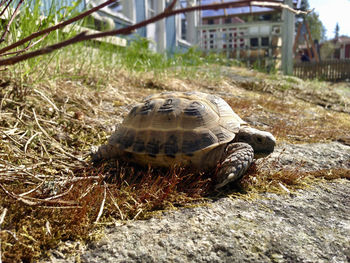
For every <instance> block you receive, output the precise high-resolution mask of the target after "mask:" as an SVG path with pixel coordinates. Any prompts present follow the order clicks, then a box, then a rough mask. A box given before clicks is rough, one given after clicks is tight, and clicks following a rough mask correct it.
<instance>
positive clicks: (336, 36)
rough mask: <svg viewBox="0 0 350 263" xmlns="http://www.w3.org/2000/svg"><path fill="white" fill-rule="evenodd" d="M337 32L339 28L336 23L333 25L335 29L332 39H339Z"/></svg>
mask: <svg viewBox="0 0 350 263" xmlns="http://www.w3.org/2000/svg"><path fill="white" fill-rule="evenodd" d="M339 30H340V27H339V24H338V23H337V24H336V25H335V29H334V34H335V35H334V38H338V37H339Z"/></svg>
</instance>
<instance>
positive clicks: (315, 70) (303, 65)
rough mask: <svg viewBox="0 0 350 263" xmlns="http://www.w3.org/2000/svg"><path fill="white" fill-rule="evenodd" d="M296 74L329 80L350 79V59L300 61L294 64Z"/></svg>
mask: <svg viewBox="0 0 350 263" xmlns="http://www.w3.org/2000/svg"><path fill="white" fill-rule="evenodd" d="M294 76H296V77H299V78H302V79H320V80H329V81H339V80H346V79H350V59H342V60H325V61H321V62H298V63H295V64H294Z"/></svg>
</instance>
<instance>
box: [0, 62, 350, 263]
mask: <svg viewBox="0 0 350 263" xmlns="http://www.w3.org/2000/svg"><path fill="white" fill-rule="evenodd" d="M51 67H54V68H57V67H59V68H60V74H59V75H56V74H53V73H52V74H51V72H53V71H54V70H53V69H52V68H51ZM1 74H2V75H1V82H0V87H1V89H0V136H1V139H2V140H1V141H0V149H1V151H0V226H1V232H0V240H1V251H2V254H1V255H2V261H3V262H19V261H23V262H31V261H33V259H35V258H38V257H42V256H45V255H46V254H47V253H48V250H49V249H50V248H54V247H56V246H57V245H58V244H60V242H64V241H69V240H81V241H84V242H86V241H88V240H93V239H94V238H97V237H98V235H99V233H100V232H101V231H102V229H103V226H104V225H106V224H112V223H114V222H115V221H118V220H127V219H144V218H148V217H149V216H151V215H152V213H154V211H161V210H163V209H169V208H173V207H176V206H185V205H188V204H196V203H200V202H203V201H204V200H205V199H206V198H207V197H208V196H212V195H213V192H212V186H213V185H212V181H211V180H210V178H207V177H206V176H203V175H200V174H197V175H195V174H188V173H187V172H186V171H185V170H183V169H180V168H177V169H172V170H170V171H164V170H163V171H152V170H150V169H149V170H137V169H132V167H130V166H127V165H125V164H123V165H121V164H118V163H116V162H113V161H111V162H109V163H106V164H104V165H102V166H100V167H92V166H91V163H90V162H89V157H88V153H89V151H90V147H91V146H92V145H100V144H102V143H104V142H105V140H106V138H107V137H108V134H110V133H111V132H112V129H113V126H114V124H115V123H117V122H120V121H121V119H122V118H123V115H124V114H125V112H127V110H128V108H127V106H126V105H127V104H129V103H134V102H135V101H137V100H139V99H140V97H143V96H145V95H148V94H151V93H154V92H159V91H162V90H193V89H201V90H204V91H211V92H215V90H213V89H215V88H216V87H217V86H221V85H222V84H223V85H224V86H225V85H226V86H227V83H226V84H225V83H222V80H219V79H215V77H213V76H212V75H206V74H205V73H203V72H198V74H194V75H192V74H191V76H188V75H187V76H186V75H179V74H178V72H176V71H175V72H174V70H172V71H170V72H169V73H168V74H166V73H162V74H159V73H153V72H148V73H143V74H140V73H135V72H130V71H127V70H124V69H121V68H120V67H106V66H105V65H102V64H98V63H96V65H92V64H90V63H88V62H86V63H82V64H81V65H79V66H77V64H74V63H73V62H72V61H65V62H64V63H63V62H62V63H61V64H59V65H58V66H57V65H53V66H50V67H49V68H48V70H47V74H46V75H45V76H44V79H43V80H42V81H40V82H39V81H38V76H33V77H27V78H26V79H25V80H23V79H22V80H20V79H18V78H16V75H15V74H13V72H6V71H5V72H1ZM226 89H227V90H230V92H235V91H237V92H238V93H240V96H237V98H235V99H228V101H229V103H230V104H231V105H232V106H233V107H234V109H235V110H236V111H237V113H238V114H239V115H241V116H242V117H243V118H245V119H247V120H251V121H252V123H253V124H254V125H255V126H256V127H260V128H263V129H265V130H270V131H271V132H272V133H273V134H275V135H276V136H277V138H278V140H280V141H282V140H284V141H290V142H315V141H328V140H336V139H338V138H341V137H342V136H346V131H348V130H350V120H349V115H348V114H345V113H334V112H331V111H328V110H326V109H324V108H321V107H317V106H314V105H313V104H307V103H301V102H300V101H299V100H295V99H285V98H283V97H280V96H278V95H274V94H273V93H267V94H266V93H263V92H251V91H246V90H245V89H240V88H237V87H232V86H227V87H226ZM301 116H302V117H301ZM348 174H349V173H348V171H320V172H317V173H316V174H310V173H309V174H306V173H303V172H301V171H285V170H280V171H275V170H274V169H262V167H256V166H253V167H252V168H251V169H250V171H249V174H248V176H246V177H245V178H244V180H243V181H242V183H241V185H242V189H241V192H263V191H279V192H281V189H282V190H283V187H282V186H285V187H286V188H288V189H297V188H299V187H302V186H303V185H305V182H307V180H305V178H311V177H317V176H323V177H325V178H328V177H331V178H333V177H338V176H340V177H345V178H348ZM281 185H282V186H281ZM281 187H282V188H281ZM1 219H3V220H1Z"/></svg>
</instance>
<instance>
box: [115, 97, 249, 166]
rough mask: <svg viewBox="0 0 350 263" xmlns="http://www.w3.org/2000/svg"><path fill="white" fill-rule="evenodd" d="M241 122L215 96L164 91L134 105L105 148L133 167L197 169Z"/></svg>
mask: <svg viewBox="0 0 350 263" xmlns="http://www.w3.org/2000/svg"><path fill="white" fill-rule="evenodd" d="M244 123H245V122H244V121H243V120H242V119H241V118H240V117H239V116H238V115H237V114H236V113H234V111H233V110H232V109H231V107H230V106H229V105H228V104H227V103H226V102H225V101H224V100H223V99H221V98H219V97H217V96H214V95H210V94H205V93H201V92H165V93H161V94H156V95H153V96H149V97H147V98H145V99H144V101H143V102H142V103H139V104H137V105H136V106H134V107H133V108H132V110H131V111H130V112H129V114H128V115H127V117H126V118H125V119H124V121H123V123H122V124H121V125H120V126H119V127H118V129H117V131H116V132H115V133H114V134H113V135H112V136H111V138H110V139H109V144H110V145H114V146H116V147H117V148H118V150H119V151H121V152H122V153H123V155H124V156H127V159H128V160H129V161H130V160H132V161H134V162H136V163H140V164H151V165H156V166H169V165H173V164H176V163H181V164H183V165H194V166H197V167H199V166H201V165H203V164H202V162H203V156H204V155H206V153H208V152H209V151H211V150H213V149H215V148H217V147H219V146H224V145H226V144H227V143H228V142H230V141H232V139H233V138H234V137H235V134H237V133H238V131H239V128H240V125H242V124H244ZM219 155H220V154H218V156H219ZM216 161H217V160H213V162H216ZM208 165H209V164H208Z"/></svg>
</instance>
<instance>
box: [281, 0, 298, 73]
mask: <svg viewBox="0 0 350 263" xmlns="http://www.w3.org/2000/svg"><path fill="white" fill-rule="evenodd" d="M284 4H286V5H288V6H290V7H293V0H285V1H284ZM282 17H283V25H282V72H283V74H285V75H292V74H293V40H294V27H295V25H294V23H295V21H294V20H295V17H294V14H293V13H292V12H290V11H288V10H287V9H283V11H282Z"/></svg>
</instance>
